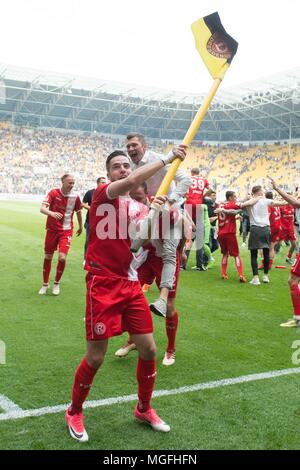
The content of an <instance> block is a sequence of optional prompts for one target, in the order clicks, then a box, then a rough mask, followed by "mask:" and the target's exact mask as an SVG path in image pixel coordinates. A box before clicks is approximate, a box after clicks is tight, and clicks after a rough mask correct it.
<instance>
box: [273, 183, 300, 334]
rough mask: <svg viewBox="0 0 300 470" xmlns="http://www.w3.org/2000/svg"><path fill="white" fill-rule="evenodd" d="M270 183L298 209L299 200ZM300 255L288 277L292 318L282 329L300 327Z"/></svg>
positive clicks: (283, 324) (299, 254)
mask: <svg viewBox="0 0 300 470" xmlns="http://www.w3.org/2000/svg"><path fill="white" fill-rule="evenodd" d="M270 180H271V183H272V185H273V188H274V189H275V191H277V192H278V194H280V196H282V197H283V199H285V200H286V201H287V202H288V204H291V205H292V206H293V207H295V208H299V207H300V201H299V199H296V198H295V197H294V196H292V195H291V194H288V193H286V192H284V191H283V190H282V189H280V188H279V187H278V185H277V183H276V182H275V181H274V180H273V179H272V178H270ZM299 282H300V253H298V254H297V256H296V259H295V261H294V263H293V266H292V267H291V272H290V276H289V280H288V283H289V286H290V294H291V300H292V304H293V309H294V316H293V318H291V319H289V320H288V321H287V322H285V323H281V325H280V326H282V327H284V328H295V327H298V328H299V327H300V286H299Z"/></svg>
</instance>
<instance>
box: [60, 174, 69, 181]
mask: <svg viewBox="0 0 300 470" xmlns="http://www.w3.org/2000/svg"><path fill="white" fill-rule="evenodd" d="M68 176H72V175H70V174H69V173H65V174H64V175H62V177H61V178H60V181H61V182H62V183H63V182H64V180H65V179H66V178H68Z"/></svg>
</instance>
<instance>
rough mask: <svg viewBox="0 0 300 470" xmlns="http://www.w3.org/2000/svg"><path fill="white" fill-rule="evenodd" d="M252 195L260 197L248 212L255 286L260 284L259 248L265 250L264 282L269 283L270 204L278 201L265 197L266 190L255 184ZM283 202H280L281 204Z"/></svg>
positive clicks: (249, 245) (251, 282)
mask: <svg viewBox="0 0 300 470" xmlns="http://www.w3.org/2000/svg"><path fill="white" fill-rule="evenodd" d="M252 197H254V198H256V197H260V198H259V199H258V201H256V202H254V203H253V204H252V205H249V206H248V207H247V212H248V214H249V219H250V236H249V242H248V248H249V250H250V252H251V267H252V272H253V279H252V280H251V281H250V284H252V285H254V286H259V285H260V280H259V277H258V264H257V255H258V250H259V249H261V250H262V251H263V256H264V275H263V282H264V283H269V282H270V280H269V276H268V272H269V262H270V244H271V233H270V219H269V211H268V207H269V206H276V205H277V203H276V201H274V200H272V199H267V198H265V197H264V191H263V189H262V187H261V186H253V188H252ZM280 204H281V203H278V205H280Z"/></svg>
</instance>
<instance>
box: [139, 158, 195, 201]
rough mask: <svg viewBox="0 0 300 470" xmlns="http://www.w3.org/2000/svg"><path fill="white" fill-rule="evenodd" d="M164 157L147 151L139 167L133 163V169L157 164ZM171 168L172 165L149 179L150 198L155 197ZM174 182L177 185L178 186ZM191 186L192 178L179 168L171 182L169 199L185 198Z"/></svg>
mask: <svg viewBox="0 0 300 470" xmlns="http://www.w3.org/2000/svg"><path fill="white" fill-rule="evenodd" d="M163 156H164V155H163V154H161V153H156V152H153V151H152V150H146V152H145V154H144V156H143V158H142V159H141V160H140V161H139V163H138V164H137V165H135V164H134V163H133V168H134V169H136V168H139V167H141V166H143V165H146V164H148V163H153V162H156V161H157V160H159V159H160V158H161V157H163ZM169 166H170V165H166V166H165V167H163V168H162V169H161V170H159V171H157V172H156V173H155V175H153V176H151V178H148V179H147V181H146V184H147V189H148V194H149V196H155V194H156V192H157V190H158V188H159V187H160V184H161V182H162V180H163V179H164V176H165V175H166V173H167V171H168V169H169ZM174 181H175V182H176V183H177V186H176V184H175V182H174ZM191 184H192V180H191V178H190V177H189V176H188V175H187V174H186V172H185V171H184V170H182V169H181V168H178V170H177V172H176V174H175V176H174V180H173V181H172V182H171V185H170V187H169V190H168V193H167V196H168V198H169V199H174V200H175V201H177V200H178V199H179V198H180V197H184V196H185V195H186V193H187V191H188V189H189V187H190V186H191Z"/></svg>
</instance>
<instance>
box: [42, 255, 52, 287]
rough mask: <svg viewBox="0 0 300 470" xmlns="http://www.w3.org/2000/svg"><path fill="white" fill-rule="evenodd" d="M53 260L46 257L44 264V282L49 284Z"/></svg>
mask: <svg viewBox="0 0 300 470" xmlns="http://www.w3.org/2000/svg"><path fill="white" fill-rule="evenodd" d="M51 262H52V259H46V258H45V259H44V265H43V281H44V284H48V282H49V276H50V271H51Z"/></svg>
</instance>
